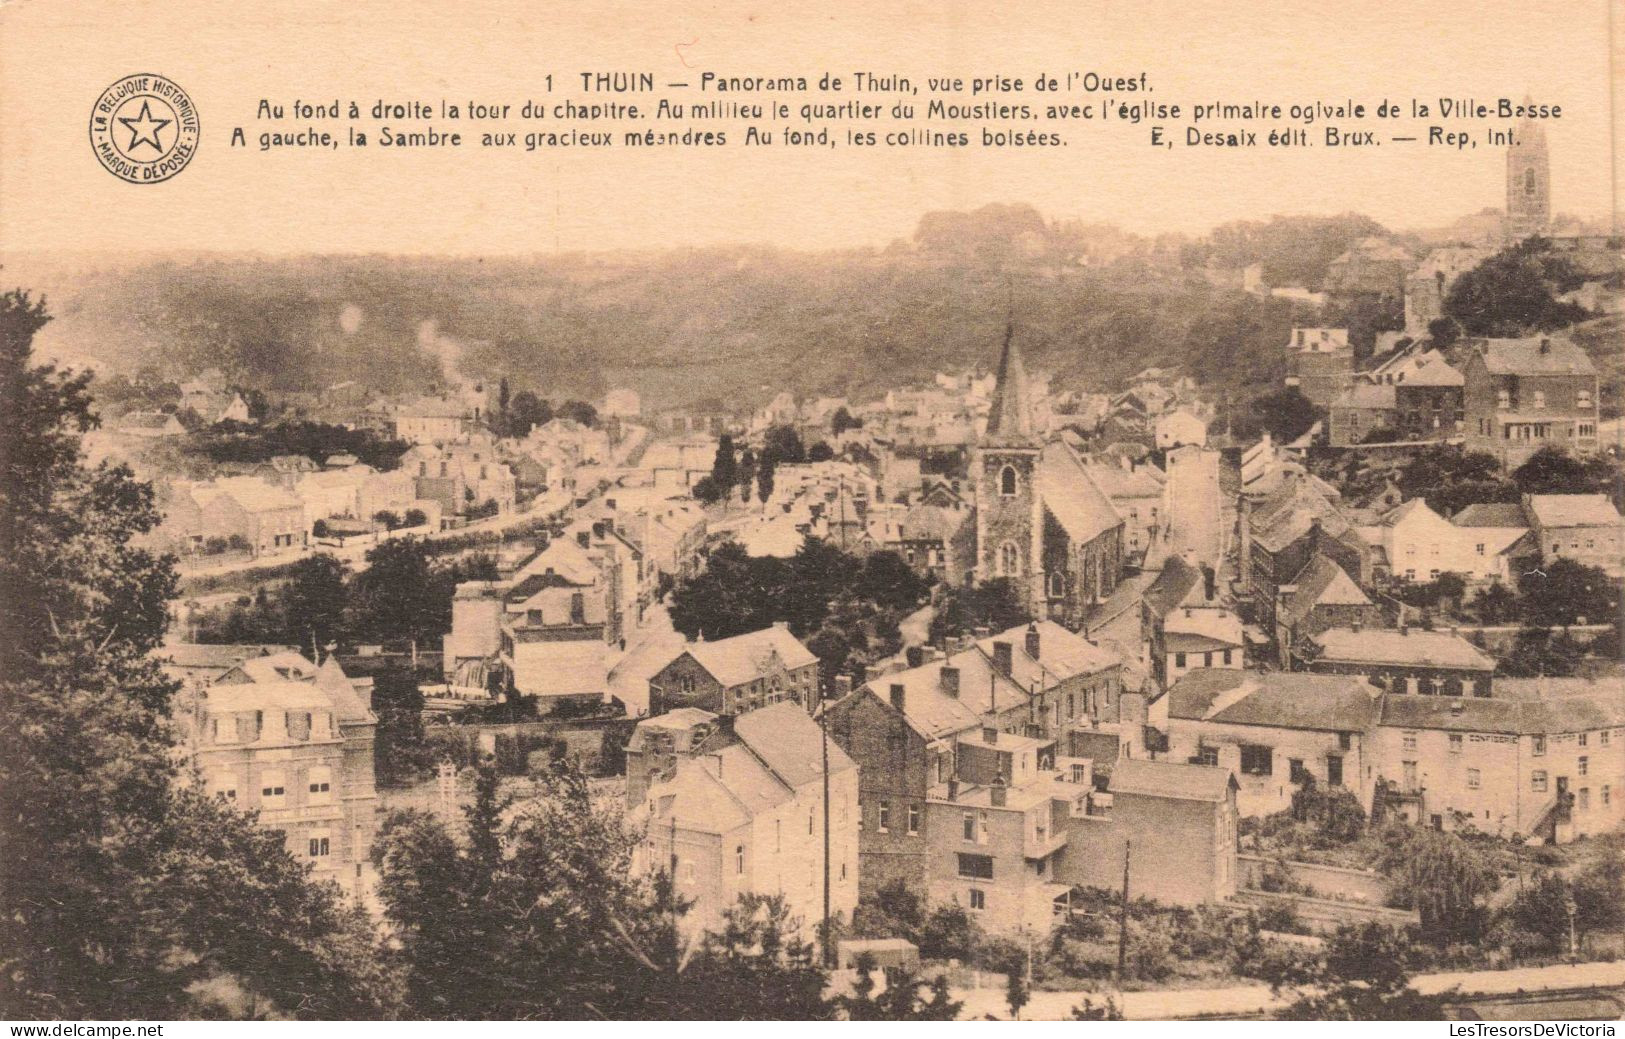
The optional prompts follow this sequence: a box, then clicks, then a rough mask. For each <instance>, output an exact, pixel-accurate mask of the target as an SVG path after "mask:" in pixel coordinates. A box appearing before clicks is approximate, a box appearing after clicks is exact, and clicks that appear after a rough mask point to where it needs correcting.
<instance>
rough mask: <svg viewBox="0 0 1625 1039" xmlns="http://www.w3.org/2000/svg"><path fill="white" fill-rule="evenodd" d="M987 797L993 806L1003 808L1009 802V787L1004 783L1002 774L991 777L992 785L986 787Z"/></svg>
mask: <svg viewBox="0 0 1625 1039" xmlns="http://www.w3.org/2000/svg"><path fill="white" fill-rule="evenodd" d="M987 798H988V802H989V803H990V804H992V805H993V807H994V808H1003V807H1004V806H1005V805H1006V804H1008V803H1009V799H1010V788H1009V787H1007V786H1005V785H1004V777H1003V776H994V777H993V785H992V786H990V787H988V788H987Z"/></svg>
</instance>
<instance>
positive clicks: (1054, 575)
mask: <svg viewBox="0 0 1625 1039" xmlns="http://www.w3.org/2000/svg"><path fill="white" fill-rule="evenodd" d="M1065 596H1066V574H1064V573H1062V572H1061V571H1059V570H1051V571H1050V574H1049V597H1050V598H1051V599H1060V598H1064V597H1065Z"/></svg>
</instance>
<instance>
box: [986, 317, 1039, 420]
mask: <svg viewBox="0 0 1625 1039" xmlns="http://www.w3.org/2000/svg"><path fill="white" fill-rule="evenodd" d="M1015 339H1016V328H1015V323H1014V322H1010V323H1007V324H1006V325H1005V327H1004V350H1003V351H1002V352H1001V353H1000V354H999V371H998V379H997V382H996V383H995V385H994V387H993V410H992V411H990V412H989V413H988V416H987V435H988V438H989V439H993V438H998V439H1001V440H1021V439H1025V438H1028V437H1031V436H1032V433H1033V424H1032V410H1031V408H1030V406H1029V404H1028V400H1027V368H1026V365H1024V364H1023V363H1022V361H1021V347H1019V346H1017V345H1016V341H1015Z"/></svg>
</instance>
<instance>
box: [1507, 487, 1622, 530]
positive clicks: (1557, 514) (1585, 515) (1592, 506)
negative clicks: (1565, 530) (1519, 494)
mask: <svg viewBox="0 0 1625 1039" xmlns="http://www.w3.org/2000/svg"><path fill="white" fill-rule="evenodd" d="M1529 512H1530V514H1532V515H1533V516H1534V518H1535V519H1536V520H1537V521H1539V523H1540V525H1541V526H1543V527H1614V526H1618V525H1619V522H1620V517H1619V510H1618V509H1616V508H1614V503H1613V502H1611V501H1609V500H1608V498H1607V496H1606V495H1602V494H1531V495H1530V496H1529Z"/></svg>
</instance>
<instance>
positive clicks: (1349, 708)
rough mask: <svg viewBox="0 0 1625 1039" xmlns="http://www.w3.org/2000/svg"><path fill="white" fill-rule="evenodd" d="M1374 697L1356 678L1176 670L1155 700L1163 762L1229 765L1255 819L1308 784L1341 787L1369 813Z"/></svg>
mask: <svg viewBox="0 0 1625 1039" xmlns="http://www.w3.org/2000/svg"><path fill="white" fill-rule="evenodd" d="M1381 696H1382V691H1381V690H1380V689H1378V688H1377V687H1375V686H1373V685H1371V684H1370V683H1369V682H1367V681H1366V680H1365V679H1364V678H1362V677H1359V676H1357V675H1355V676H1346V675H1312V674H1303V673H1299V672H1286V671H1270V672H1259V671H1227V670H1217V669H1215V670H1202V671H1192V672H1191V673H1190V674H1187V675H1185V676H1184V677H1183V678H1181V679H1179V681H1177V682H1175V683H1174V685H1173V687H1172V688H1171V689H1169V690H1168V692H1167V693H1166V694H1164V697H1163V699H1164V700H1165V701H1166V703H1165V704H1163V705H1159V706H1161V707H1162V709H1163V710H1164V711H1166V718H1167V722H1166V724H1167V728H1168V759H1169V760H1170V761H1189V762H1192V763H1194V764H1201V765H1217V766H1219V767H1221V768H1227V769H1229V770H1230V771H1231V772H1232V773H1233V774H1234V775H1235V777H1236V781H1237V783H1238V784H1239V785H1240V792H1239V794H1238V806H1239V809H1240V812H1241V814H1242V815H1243V816H1263V815H1270V814H1273V813H1275V812H1279V811H1282V810H1283V809H1285V808H1287V807H1288V806H1290V804H1291V802H1292V794H1293V792H1294V791H1295V790H1296V789H1297V788H1299V787H1301V786H1303V785H1304V784H1305V783H1308V782H1313V783H1316V784H1318V785H1320V786H1330V787H1343V788H1346V789H1348V790H1351V791H1353V792H1354V794H1355V796H1357V797H1358V798H1359V799H1360V803H1361V805H1362V806H1364V807H1365V808H1367V809H1368V810H1369V808H1370V806H1371V793H1372V787H1373V784H1374V783H1375V779H1376V771H1375V763H1374V761H1373V760H1372V756H1371V754H1372V752H1371V745H1370V744H1371V734H1372V732H1373V730H1374V729H1375V728H1376V725H1377V722H1378V719H1379V718H1380V715H1381V708H1382V703H1381Z"/></svg>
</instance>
